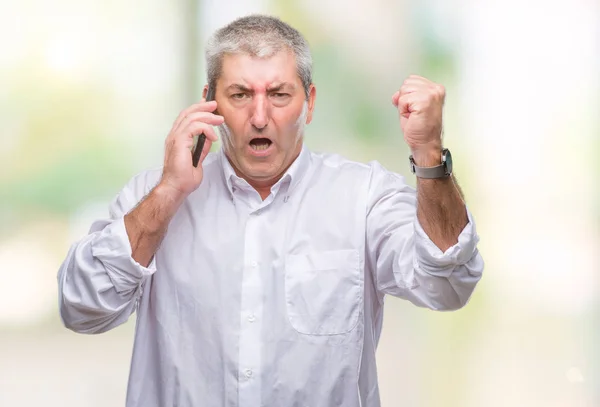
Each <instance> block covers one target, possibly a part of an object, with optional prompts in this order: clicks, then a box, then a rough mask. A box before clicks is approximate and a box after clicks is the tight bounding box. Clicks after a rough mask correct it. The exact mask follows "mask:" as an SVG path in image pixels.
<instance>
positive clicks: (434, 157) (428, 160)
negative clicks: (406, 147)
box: [411, 145, 442, 167]
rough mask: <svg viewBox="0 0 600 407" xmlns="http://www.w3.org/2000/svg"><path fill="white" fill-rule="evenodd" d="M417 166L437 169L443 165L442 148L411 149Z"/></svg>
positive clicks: (438, 146) (439, 146)
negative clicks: (436, 167)
mask: <svg viewBox="0 0 600 407" xmlns="http://www.w3.org/2000/svg"><path fill="white" fill-rule="evenodd" d="M411 155H412V158H413V160H414V162H415V165H417V166H419V167H435V166H437V165H440V164H441V163H442V146H441V145H437V146H432V147H427V148H419V149H411Z"/></svg>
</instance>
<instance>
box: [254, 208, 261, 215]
mask: <svg viewBox="0 0 600 407" xmlns="http://www.w3.org/2000/svg"><path fill="white" fill-rule="evenodd" d="M261 213H262V210H260V209H257V210H256V212H254V214H255V215H256V216H258V215H260V214H261Z"/></svg>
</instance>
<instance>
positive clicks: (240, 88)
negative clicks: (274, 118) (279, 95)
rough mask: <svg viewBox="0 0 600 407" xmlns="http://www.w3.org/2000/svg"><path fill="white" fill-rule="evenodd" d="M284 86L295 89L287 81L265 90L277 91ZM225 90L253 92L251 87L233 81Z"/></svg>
mask: <svg viewBox="0 0 600 407" xmlns="http://www.w3.org/2000/svg"><path fill="white" fill-rule="evenodd" d="M284 88H290V90H294V89H296V86H294V84H292V83H289V82H283V83H280V84H278V85H275V86H272V87H270V88H267V92H279V91H281V90H282V89H284ZM225 90H226V91H238V92H245V93H254V91H253V90H252V89H250V88H248V87H246V86H244V85H241V84H239V83H234V84H233V85H229V86H228V87H227V88H226V89H225Z"/></svg>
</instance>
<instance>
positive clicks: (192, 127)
mask: <svg viewBox="0 0 600 407" xmlns="http://www.w3.org/2000/svg"><path fill="white" fill-rule="evenodd" d="M202 133H204V135H205V136H206V139H207V140H211V141H217V140H218V137H217V134H216V133H215V130H214V129H213V128H212V126H211V125H210V124H206V123H202V122H193V123H190V124H189V126H187V127H186V128H184V129H181V131H180V132H177V134H182V135H185V136H187V137H189V138H194V136H198V135H200V134H202Z"/></svg>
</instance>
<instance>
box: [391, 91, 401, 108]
mask: <svg viewBox="0 0 600 407" xmlns="http://www.w3.org/2000/svg"><path fill="white" fill-rule="evenodd" d="M398 98H400V91H396V93H394V94H393V95H392V104H393V105H394V106H396V107H398Z"/></svg>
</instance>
